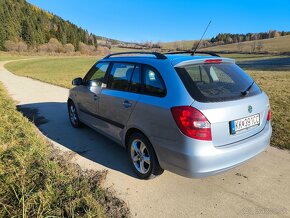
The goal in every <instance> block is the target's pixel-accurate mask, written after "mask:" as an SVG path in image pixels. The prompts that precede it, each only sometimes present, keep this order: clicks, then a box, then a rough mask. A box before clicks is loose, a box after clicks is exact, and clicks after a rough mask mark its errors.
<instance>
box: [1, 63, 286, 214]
mask: <svg viewBox="0 0 290 218" xmlns="http://www.w3.org/2000/svg"><path fill="white" fill-rule="evenodd" d="M3 65H4V62H2V63H0V81H1V82H2V83H3V84H4V85H5V86H6V88H7V89H8V91H9V93H10V95H11V96H12V97H13V98H14V99H15V100H16V101H17V102H18V104H19V105H20V106H21V107H22V109H23V108H24V109H26V110H34V111H36V110H38V117H36V121H37V123H38V124H39V129H40V130H41V131H42V133H43V134H44V135H46V136H47V137H48V138H49V139H50V140H51V141H52V142H53V143H54V144H55V145H56V146H57V147H59V148H60V149H62V150H71V151H73V152H75V155H74V156H73V158H72V161H74V162H77V163H78V164H79V165H80V166H81V167H83V168H87V169H96V170H102V169H108V170H109V174H108V178H107V182H106V185H107V186H110V187H112V188H113V189H114V190H115V191H116V194H117V196H119V197H120V198H122V199H124V200H125V201H126V202H127V203H128V205H129V207H130V209H131V212H132V216H133V217H135V216H136V217H193V216H194V217H195V216H197V217H198V216H207V217H208V216H209V217H235V216H256V215H259V216H261V217H265V216H266V217H275V216H277V217H278V216H279V217H281V216H282V217H290V182H289V181H290V154H289V151H282V150H278V149H276V148H273V147H271V148H269V149H267V151H265V152H263V153H262V154H261V155H259V156H258V157H256V158H254V159H252V160H250V161H249V162H248V163H246V164H244V165H243V166H241V167H239V168H236V169H234V170H232V171H229V172H226V173H223V174H220V175H217V176H214V177H209V178H204V179H188V178H183V177H180V176H177V175H174V174H172V173H169V172H165V173H164V174H163V175H162V176H160V177H157V178H155V179H153V180H150V181H142V180H139V179H137V178H135V176H134V174H133V173H132V171H131V169H130V167H129V163H128V160H127V156H126V152H125V151H124V150H123V149H122V148H121V147H119V146H118V145H116V144H115V143H113V142H112V141H110V140H108V139H106V138H104V137H103V136H101V135H99V134H97V133H95V132H93V131H92V130H90V129H89V128H84V129H81V130H76V129H73V128H72V127H71V126H70V124H69V121H68V118H67V112H66V103H65V101H66V99H67V95H68V90H67V89H64V88H60V87H57V86H53V85H49V84H46V83H42V82H39V81H35V80H32V79H29V78H23V77H18V76H15V75H13V74H11V73H9V72H8V71H7V70H5V69H4V67H3Z"/></svg>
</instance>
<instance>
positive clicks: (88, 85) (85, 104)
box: [77, 62, 109, 124]
mask: <svg viewBox="0 0 290 218" xmlns="http://www.w3.org/2000/svg"><path fill="white" fill-rule="evenodd" d="M108 67H109V63H102V62H101V63H98V64H96V65H94V66H93V67H92V69H91V70H90V71H89V72H88V74H87V75H86V76H85V78H84V81H83V85H82V86H79V90H78V96H77V99H78V100H77V102H78V109H79V114H80V118H81V120H84V122H85V123H88V122H90V121H91V120H92V119H90V117H95V116H97V115H98V112H99V99H100V93H101V90H102V85H103V81H104V78H105V75H106V71H107V69H108ZM88 124H90V123H88Z"/></svg>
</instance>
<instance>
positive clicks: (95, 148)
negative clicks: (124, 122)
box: [17, 102, 137, 178]
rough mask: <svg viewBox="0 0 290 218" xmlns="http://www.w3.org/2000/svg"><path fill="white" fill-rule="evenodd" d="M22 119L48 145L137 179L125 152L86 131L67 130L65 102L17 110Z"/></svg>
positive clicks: (36, 105)
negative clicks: (36, 131)
mask: <svg viewBox="0 0 290 218" xmlns="http://www.w3.org/2000/svg"><path fill="white" fill-rule="evenodd" d="M17 109H18V111H20V112H21V113H22V114H23V115H24V116H26V117H27V118H28V119H29V120H30V121H32V122H33V123H34V124H35V125H36V126H37V127H38V128H39V130H40V131H41V132H42V133H43V134H44V135H46V136H47V137H48V138H49V139H51V140H52V141H55V142H57V143H59V144H61V145H62V146H64V147H66V148H68V149H69V150H72V151H74V152H76V153H78V154H79V155H81V156H83V157H84V158H86V159H89V160H91V161H93V162H96V163H99V164H101V165H103V166H105V167H107V168H110V169H113V170H117V171H119V172H122V173H124V174H126V175H129V176H131V177H134V178H137V177H136V175H135V174H134V172H133V170H132V169H131V166H130V163H129V158H128V155H127V152H126V150H125V149H124V148H123V147H121V146H120V145H118V144H116V143H115V142H113V141H111V140H110V139H108V138H106V137H105V136H103V135H101V134H99V133H97V132H95V131H94V130H92V129H91V128H89V127H86V126H85V127H83V128H80V129H75V128H73V127H72V126H71V124H70V122H69V118H68V113H67V105H66V102H44V103H35V104H26V105H19V106H17Z"/></svg>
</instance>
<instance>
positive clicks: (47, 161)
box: [0, 84, 129, 217]
mask: <svg viewBox="0 0 290 218" xmlns="http://www.w3.org/2000/svg"><path fill="white" fill-rule="evenodd" d="M0 123H1V125H0V217H127V216H129V210H128V208H127V207H126V205H125V203H124V202H123V201H121V200H119V199H117V198H116V197H114V196H113V194H112V193H111V192H110V191H109V190H107V189H105V188H103V187H102V184H103V181H104V180H105V177H106V172H95V171H82V170H81V169H80V168H79V167H78V166H77V165H75V164H72V163H69V161H68V160H66V159H65V158H64V157H65V156H69V155H65V154H62V155H60V154H59V153H58V151H57V150H56V149H53V148H52V146H51V145H50V144H49V143H48V142H47V141H45V139H44V138H43V137H42V136H41V135H40V134H39V133H38V131H37V129H36V127H35V126H34V125H33V124H32V123H30V122H29V121H28V120H27V119H26V118H25V117H23V116H22V114H21V113H20V112H18V111H16V107H15V104H14V102H13V101H12V100H11V99H10V98H9V97H8V95H7V93H6V91H5V90H4V89H3V86H2V85H1V84H0Z"/></svg>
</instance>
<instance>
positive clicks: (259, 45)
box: [256, 41, 264, 51]
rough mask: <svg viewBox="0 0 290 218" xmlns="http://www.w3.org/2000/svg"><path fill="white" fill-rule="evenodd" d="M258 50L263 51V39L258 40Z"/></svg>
mask: <svg viewBox="0 0 290 218" xmlns="http://www.w3.org/2000/svg"><path fill="white" fill-rule="evenodd" d="M256 48H257V51H261V50H262V49H263V48H264V43H263V42H262V41H259V42H257V46H256Z"/></svg>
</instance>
